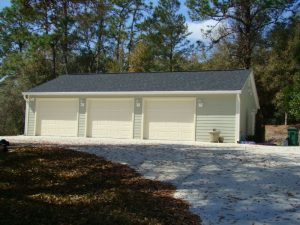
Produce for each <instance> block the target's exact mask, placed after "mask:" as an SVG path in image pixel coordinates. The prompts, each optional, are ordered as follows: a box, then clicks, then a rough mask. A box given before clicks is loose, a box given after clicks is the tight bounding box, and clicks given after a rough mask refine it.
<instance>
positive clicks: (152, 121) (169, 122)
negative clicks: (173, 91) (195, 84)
mask: <svg viewBox="0 0 300 225" xmlns="http://www.w3.org/2000/svg"><path fill="white" fill-rule="evenodd" d="M194 104H195V103H194V100H147V101H146V107H145V108H146V110H145V114H146V119H145V130H144V132H145V133H144V134H145V135H144V136H145V138H146V139H157V140H194V128H195V126H194V112H195V105H194Z"/></svg>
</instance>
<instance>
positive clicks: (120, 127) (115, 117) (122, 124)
mask: <svg viewBox="0 0 300 225" xmlns="http://www.w3.org/2000/svg"><path fill="white" fill-rule="evenodd" d="M88 115H89V124H88V129H89V133H88V135H89V136H90V137H100V138H132V134H133V121H132V117H133V116H132V115H133V100H131V99H126V100H124V99H123V100H113V99H112V100H89V111H88Z"/></svg>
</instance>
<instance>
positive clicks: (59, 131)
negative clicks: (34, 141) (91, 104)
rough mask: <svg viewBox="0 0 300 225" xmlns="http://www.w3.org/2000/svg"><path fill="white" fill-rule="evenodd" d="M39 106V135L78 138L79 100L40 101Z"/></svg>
mask: <svg viewBox="0 0 300 225" xmlns="http://www.w3.org/2000/svg"><path fill="white" fill-rule="evenodd" d="M37 104H38V110H37V135H41V136H66V137H74V136H77V127H78V126H77V125H78V120H77V117H78V100H76V99H71V100H40V101H38V103H37Z"/></svg>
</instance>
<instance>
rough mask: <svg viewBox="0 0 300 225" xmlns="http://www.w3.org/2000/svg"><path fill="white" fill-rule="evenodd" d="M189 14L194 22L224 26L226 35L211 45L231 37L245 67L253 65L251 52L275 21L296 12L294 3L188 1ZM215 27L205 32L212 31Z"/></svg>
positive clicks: (293, 0)
mask: <svg viewBox="0 0 300 225" xmlns="http://www.w3.org/2000/svg"><path fill="white" fill-rule="evenodd" d="M186 4H187V6H188V8H189V9H190V10H189V14H190V16H191V18H192V19H193V20H195V21H203V20H207V19H211V20H214V21H216V22H217V23H224V24H226V25H225V29H224V30H225V32H223V33H222V35H220V36H219V37H217V38H213V39H212V43H218V42H219V41H220V40H222V39H224V38H227V37H229V36H231V37H232V39H233V42H235V43H236V45H235V47H236V48H235V54H236V56H237V58H239V59H240V64H241V65H242V66H243V67H245V68H250V67H251V65H252V56H253V50H254V48H255V47H257V45H258V43H259V41H260V38H261V35H263V34H264V32H265V31H266V30H267V29H269V28H270V27H271V25H272V24H274V23H276V22H277V21H278V20H281V19H283V18H284V17H286V13H288V12H289V11H295V10H296V9H298V7H299V5H300V2H299V1H297V0H276V1H273V0H234V1H229V0H221V1H215V0H187V3H186ZM215 27H217V26H214V27H212V28H210V29H209V30H208V32H209V33H211V30H212V29H214V28H215Z"/></svg>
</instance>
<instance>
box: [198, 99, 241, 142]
mask: <svg viewBox="0 0 300 225" xmlns="http://www.w3.org/2000/svg"><path fill="white" fill-rule="evenodd" d="M235 97H236V95H202V96H198V98H197V102H198V104H197V115H196V140H197V141H203V142H209V140H210V136H209V132H210V131H212V130H213V129H216V130H219V131H221V134H220V135H221V136H222V137H224V142H235V113H236V101H235ZM199 102H201V103H202V107H199Z"/></svg>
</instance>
